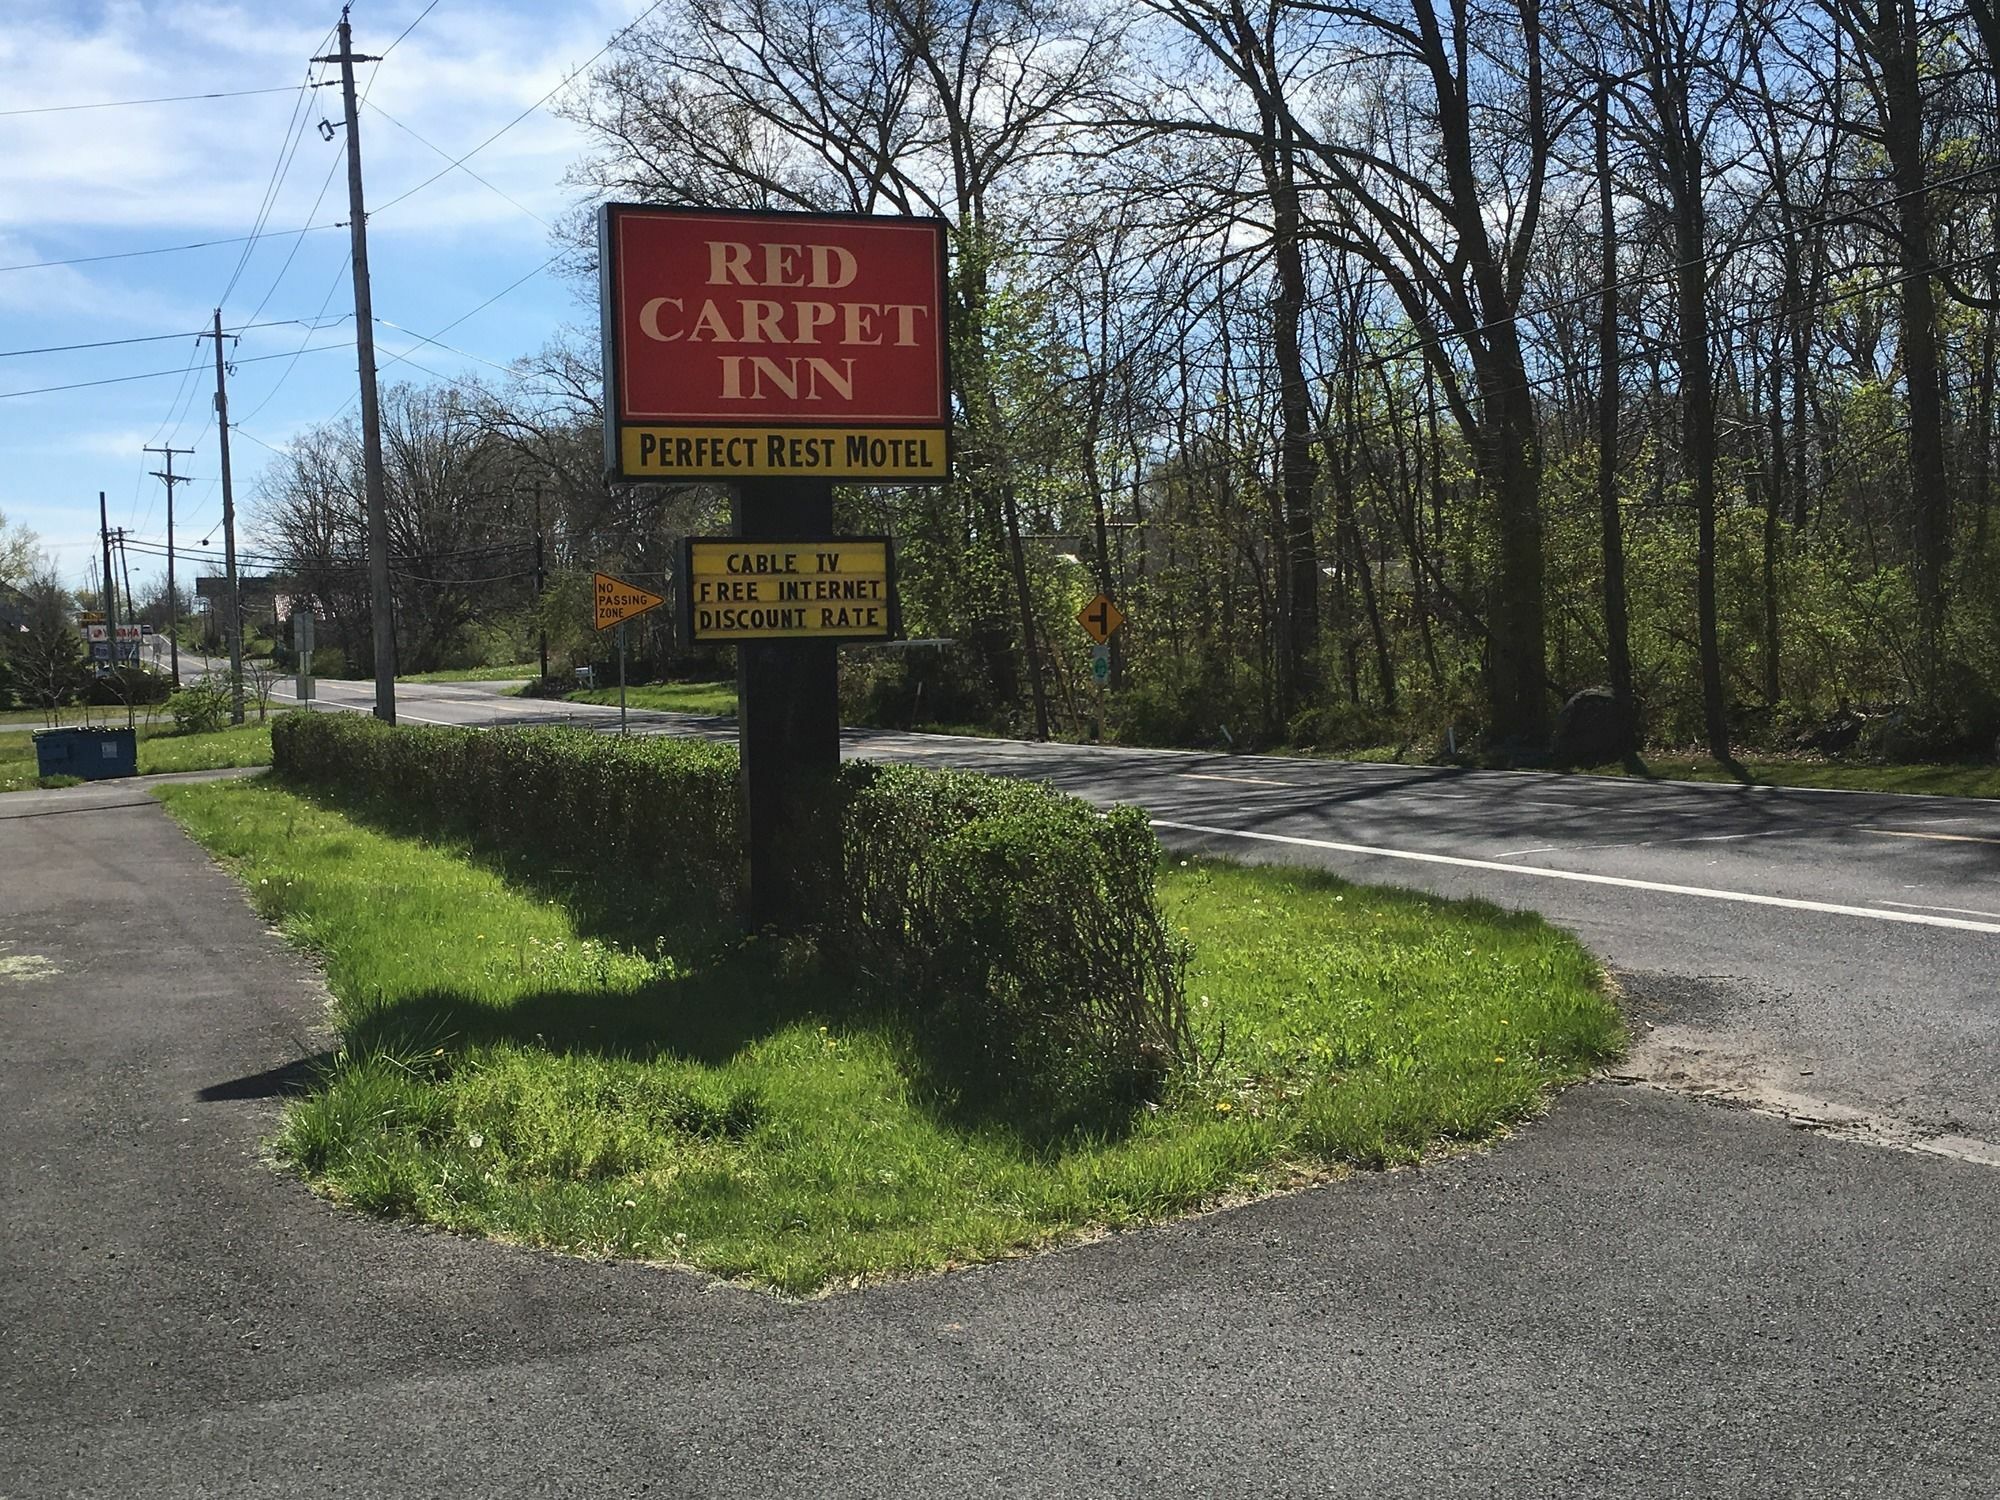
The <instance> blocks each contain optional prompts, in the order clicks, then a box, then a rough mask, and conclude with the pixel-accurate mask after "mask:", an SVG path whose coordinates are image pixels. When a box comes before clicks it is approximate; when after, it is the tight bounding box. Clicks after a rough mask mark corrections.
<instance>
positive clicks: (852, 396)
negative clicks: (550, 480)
mask: <svg viewBox="0 0 2000 1500" xmlns="http://www.w3.org/2000/svg"><path fill="white" fill-rule="evenodd" d="M600 250H601V254H602V270H601V277H602V295H603V301H604V309H603V311H604V340H605V349H604V355H605V380H606V387H607V389H606V392H605V394H606V411H607V414H608V415H609V416H610V417H611V418H612V419H613V420H612V421H610V422H608V423H607V424H606V425H607V433H606V442H607V449H608V456H609V458H610V460H611V465H612V467H613V468H614V469H615V470H616V471H617V472H618V473H619V474H620V476H621V477H623V478H626V479H692V478H722V479H726V478H740V477H747V476H751V475H764V474H788V475H791V474H810V475H811V476H812V477H818V478H845V477H853V478H870V479H878V480H879V479H902V480H927V481H930V482H936V481H937V480H939V479H942V478H943V477H944V476H945V472H946V461H947V453H946V442H945V435H946V431H947V427H948V423H949V415H948V407H947V396H946V347H947V330H946V327H945V298H944V228H943V225H942V223H941V222H939V221H938V220H935V219H907V218H884V217H877V216H867V215H819V214H753V213H731V212H722V211H716V210H707V209H701V210H686V209H662V208H643V207H636V206H630V205H624V204H612V205H609V206H608V207H606V208H605V210H604V212H603V216H602V220H601V246H600Z"/></svg>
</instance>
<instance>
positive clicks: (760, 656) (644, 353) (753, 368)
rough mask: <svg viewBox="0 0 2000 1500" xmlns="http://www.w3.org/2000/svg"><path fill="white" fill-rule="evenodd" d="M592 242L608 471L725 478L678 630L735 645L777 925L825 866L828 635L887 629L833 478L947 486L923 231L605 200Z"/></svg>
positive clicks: (834, 860)
mask: <svg viewBox="0 0 2000 1500" xmlns="http://www.w3.org/2000/svg"><path fill="white" fill-rule="evenodd" d="M598 230H599V257H598V265H599V276H600V300H601V304H602V311H603V315H604V330H603V331H604V371H605V403H604V407H605V423H604V435H605V465H606V470H607V473H608V476H609V477H610V478H611V479H612V480H614V481H624V482H627V483H654V484H658V483H662V482H688V481H700V480H709V481H720V482H723V483H727V484H731V485H734V486H735V499H734V505H733V508H732V509H733V515H732V522H733V526H732V529H733V531H734V533H735V534H734V536H733V537H732V538H728V539H715V538H708V539H692V540H690V542H689V544H688V546H687V548H686V550H685V552H684V555H683V569H682V578H681V620H682V629H683V633H684V635H685V636H686V638H687V639H688V640H689V641H690V642H696V641H714V642H727V643H731V644H734V645H735V646H736V648H737V658H736V674H737V698H738V707H737V733H738V746H739V749H740V752H741V756H742V767H743V770H742V775H743V796H744V829H745V843H746V845H747V848H746V853H747V856H748V861H747V862H748V875H749V910H750V920H751V922H752V923H753V924H754V925H756V926H758V927H764V926H777V927H789V926H796V925H797V924H798V923H800V922H801V921H804V920H810V917H811V913H812V912H813V910H814V908H815V902H814V900H813V897H814V895H815V893H816V890H817V889H818V888H820V887H822V886H823V883H824V882H825V881H826V880H827V879H828V878H829V877H831V878H837V877H838V873H839V861H840V828H839V824H838V821H837V812H836V805H837V804H836V800H835V799H834V798H833V797H832V796H831V795H830V792H831V790H832V788H833V784H834V782H835V779H836V778H837V777H838V775H839V770H840V701H839V678H838V670H839V646H838V643H839V642H840V641H842V640H867V639H887V638H889V637H890V636H892V635H894V634H895V633H897V632H898V630H899V629H900V622H899V620H898V618H897V615H896V607H895V581H894V577H893V573H892V570H891V555H890V549H889V545H888V542H887V540H886V539H884V538H860V537H838V536H836V535H835V534H834V530H833V486H834V484H835V483H836V482H837V481H843V480H845V481H862V482H866V483H870V484H941V483H943V482H944V481H945V480H947V479H948V478H949V477H950V474H951V451H950V441H949V438H950V409H949V404H948V399H947V391H948V389H949V382H948V379H947V375H948V371H947V368H946V361H947V351H948V340H947V337H946V333H947V330H946V327H945V323H946V317H947V309H948V302H947V300H946V296H945V257H944V225H943V223H942V222H941V221H939V220H937V219H919V218H904V217H889V216H885V215H871V214H797V213H745V212H736V211H724V210H711V209H703V208H682V209H676V208H660V207H650V206H641V205H635V204H610V205H607V206H606V207H605V208H604V209H603V210H602V212H601V215H600V217H599V221H598ZM732 553H733V555H734V556H735V559H736V560H735V562H734V563H733V564H732V562H731V557H732Z"/></svg>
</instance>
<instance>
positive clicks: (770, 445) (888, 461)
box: [619, 427, 950, 480]
mask: <svg viewBox="0 0 2000 1500" xmlns="http://www.w3.org/2000/svg"><path fill="white" fill-rule="evenodd" d="M619 441H620V442H621V443H622V444H623V445H624V446H623V450H622V453H621V457H622V459H623V468H624V472H625V473H626V474H628V475H630V476H631V477H632V478H634V479H700V478H710V479H716V478H721V479H761V478H770V477H772V476H782V477H784V478H796V479H937V480H942V479H944V478H945V477H946V476H947V475H948V474H949V473H950V463H949V452H948V448H947V445H946V442H945V429H944V428H942V427H906V428H867V429H862V428H839V427H834V428H828V427H764V428H758V429H756V430H754V431H742V432H731V431H729V430H727V429H722V428H714V427H626V428H623V429H621V430H620V432H619Z"/></svg>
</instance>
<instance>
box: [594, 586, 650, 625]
mask: <svg viewBox="0 0 2000 1500" xmlns="http://www.w3.org/2000/svg"><path fill="white" fill-rule="evenodd" d="M666 602H667V596H666V595H665V594H656V593H654V592H653V591H652V590H651V589H642V588H640V587H639V585H638V584H636V583H627V582H626V581H625V580H624V579H622V578H613V577H612V576H611V575H610V574H609V573H599V574H598V575H597V628H598V629H599V630H609V629H610V628H611V627H612V626H613V625H622V624H623V623H624V622H625V621H627V620H630V619H633V618H635V617H637V616H639V615H643V614H645V613H646V612H647V611H648V610H652V609H658V608H659V607H660V606H661V605H662V604H665V603H666Z"/></svg>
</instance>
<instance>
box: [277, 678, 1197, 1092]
mask: <svg viewBox="0 0 2000 1500" xmlns="http://www.w3.org/2000/svg"><path fill="white" fill-rule="evenodd" d="M271 746H272V759H273V763H274V764H275V766H276V767H277V770H278V772H279V773H280V774H281V775H283V776H286V777H288V778H291V779H294V780H298V781H302V782H307V783H312V784H317V785H323V786H329V787H333V788H337V789H339V790H341V791H343V792H344V793H347V794H349V795H353V796H357V797H363V798H370V799H375V800H378V801H379V802H382V803H384V804H386V805H387V806H389V807H390V808H392V809H399V810H408V811H409V812H411V813H412V814H414V815H415V816H417V817H420V818H442V819H444V820H446V821H449V822H452V823H455V824H459V825H461V826H465V827H469V828H471V829H474V830H476V831H477V833H478V835H479V836H480V837H481V839H482V840H484V841H486V842H489V843H492V844H496V845H499V846H501V847H511V848H516V849H521V850H523V851H528V852H532V853H534V854H535V855H536V856H537V857H542V858H549V859H553V860H555V861H557V862H558V863H561V864H568V865H573V866H574V867H575V868H576V869H578V870H588V869H590V868H594V867H598V866H601V865H604V864H606V863H610V862H616V863H617V864H618V865H619V866H620V867H621V868H623V869H624V870H626V871H628V872H632V873H637V874H640V875H643V876H646V877H648V878H651V879H655V880H661V881H665V882H668V883H670V884H672V885H674V886H676V887H679V888H681V889H683V890H687V891H690V892H708V893H712V894H713V895H714V896H715V898H716V901H717V910H718V912H719V913H722V914H728V913H733V912H735V911H737V910H738V909H739V906H740V900H741V894H742V887H743V879H742V877H743V866H742V860H743V854H742V849H743V832H742V828H743V820H742V804H741V792H740V789H739V784H738V777H737V769H738V768H737V756H736V751H735V749H734V748H733V747H730V746H725V745H717V744H713V743H710V742H706V741H699V740H683V739H672V738H665V737H647V738H641V739H618V738H610V737H606V736H601V735H595V734H592V733H590V732H588V731H586V730H577V729H528V730H505V731H479V730H470V729H446V728H428V727H425V728H410V727H395V728H392V727H390V726H388V725H386V724H382V723H380V722H378V721H377V720H374V719H371V718H366V717H363V716H361V715H357V714H301V713H293V714H286V715H284V716H282V717H281V718H279V719H278V720H277V721H276V722H275V723H274V725H273V726H272V731H271ZM829 795H832V796H834V797H836V798H838V800H839V802H840V810H839V811H840V830H841V866H842V868H841V871H840V875H841V878H840V879H839V880H838V881H837V882H834V881H829V882H828V883H827V884H826V885H825V887H824V888H823V890H822V892H821V894H820V895H819V897H818V904H819V907H820V909H819V910H817V911H814V912H811V913H808V914H806V915H807V916H808V917H809V919H810V921H809V925H810V926H812V927H813V928H815V929H816V931H817V935H818V938H819V947H820V950H821V952H822V953H823V954H824V955H825V956H826V957H827V958H829V959H830V960H832V961H835V962H839V963H841V964H843V965H844V966H847V967H850V968H853V969H857V970H859V971H860V973H861V974H862V975H863V976H865V977H867V978H869V979H872V980H874V981H875V982H876V984H877V985H878V986H879V987H880V988H881V990H882V993H883V994H884V996H885V997H886V998H890V999H893V1001H894V1002H895V1003H897V1004H899V1005H901V1006H902V1007H904V1008H906V1009H908V1010H910V1011H912V1012H913V1013H914V1014H915V1015H916V1016H917V1017H918V1018H919V1020H920V1021H922V1022H923V1023H925V1024H924V1027H923V1030H924V1034H925V1035H926V1037H927V1038H928V1039H929V1040H930V1041H931V1042H932V1043H933V1044H935V1045H934V1050H935V1051H936V1052H937V1053H938V1055H939V1057H940V1059H941V1062H942V1065H943V1066H944V1067H945V1068H946V1069H947V1071H948V1072H949V1073H951V1074H953V1075H956V1076H957V1077H959V1078H961V1079H966V1078H968V1077H971V1076H972V1075H983V1076H981V1077H979V1078H978V1080H977V1082H978V1084H979V1087H978V1088H977V1089H975V1090H973V1091H975V1092H991V1091H997V1092H1000V1093H1003V1094H1007V1093H1017V1092H1021V1091H1026V1092H1028V1093H1030V1094H1032V1095H1034V1096H1036V1098H1035V1108H1036V1109H1037V1110H1038V1112H1041V1113H1044V1114H1053V1115H1054V1116H1073V1115H1075V1114H1076V1113H1078V1112H1079V1111H1080V1110H1081V1111H1087V1110H1088V1109H1090V1108H1092V1107H1094V1106H1095V1105H1097V1104H1101V1103H1103V1102H1106V1101H1115V1100H1117V1099H1121V1098H1130V1097H1133V1096H1135V1095H1138V1094H1151V1093H1155V1092H1157V1090H1158V1088H1159V1086H1160V1084H1161V1082H1162V1081H1163V1080H1164V1078H1165V1077H1166V1075H1167V1074H1168V1073H1169V1072H1170V1071H1172V1070H1173V1069H1175V1068H1176V1067H1184V1066H1190V1065H1192V1064H1194V1062H1195V1061H1196V1056H1195V1044H1194V1040H1193V1036H1192V1032H1191V1028H1190V1024H1189V1020H1188V1012H1187V1005H1186V996H1185V992H1184V986H1183V974H1184V971H1185V968H1186V953H1185V951H1184V949H1183V947H1182V945H1181V944H1179V943H1178V942H1177V941H1176V940H1175V939H1174V938H1173V937H1172V935H1171V934H1170V932H1169V930H1168V927H1167V923H1166V921H1165V918H1164V917H1163V916H1162V914H1161V912H1160V908H1159V903H1158V899H1157V896H1156V894H1155V891H1154V877H1155V873H1156V870H1157V867H1158V861H1159V856H1160V850H1159V843H1158V840H1157V839H1156V838H1155V837H1154V835H1153V831H1152V828H1151V826H1150V825H1149V824H1148V822H1147V821H1146V818H1145V816H1144V815H1143V814H1142V813H1140V812H1138V811H1137V810H1135V809H1131V808H1120V809H1116V810H1114V811H1112V812H1110V813H1108V814H1106V813H1101V812H1099V811H1098V810H1097V809H1095V808H1093V807H1091V806H1090V805H1089V804H1087V803H1085V802H1083V801H1081V800H1079V799H1078V798H1075V797H1070V796H1066V795H1064V794H1062V793H1059V792H1056V791H1055V790H1053V789H1052V788H1050V787H1047V786H1043V785H1040V784H1036V783H1032V782H1025V781H1015V780H1009V779H1004V778H999V777H991V776H980V775H975V774H972V773H969V772H958V771H933V770H929V769H919V768H915V767H905V766H885V765H876V764H870V763H867V762H850V763H848V764H846V765H844V766H842V768H841V774H840V776H839V778H838V780H837V781H835V782H834V783H832V785H831V787H830V790H829Z"/></svg>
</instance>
